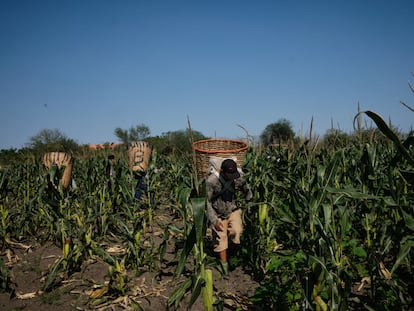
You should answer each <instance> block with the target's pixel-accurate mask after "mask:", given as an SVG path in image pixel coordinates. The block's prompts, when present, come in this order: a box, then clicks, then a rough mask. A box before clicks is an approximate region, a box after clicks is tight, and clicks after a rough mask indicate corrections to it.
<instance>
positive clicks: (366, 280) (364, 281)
mask: <svg viewBox="0 0 414 311" xmlns="http://www.w3.org/2000/svg"><path fill="white" fill-rule="evenodd" d="M369 284H371V278H370V277H369V276H365V277H363V278H362V280H361V284H360V285H359V286H358V289H357V291H358V292H360V291H361V290H362V289H363V288H364V286H365V285H369Z"/></svg>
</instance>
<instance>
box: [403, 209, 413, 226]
mask: <svg viewBox="0 0 414 311" xmlns="http://www.w3.org/2000/svg"><path fill="white" fill-rule="evenodd" d="M401 212H402V214H403V217H404V222H405V225H406V226H407V227H408V228H409V229H410V230H412V231H414V218H413V217H412V216H411V215H409V214H408V213H406V212H404V211H403V210H402V211H401Z"/></svg>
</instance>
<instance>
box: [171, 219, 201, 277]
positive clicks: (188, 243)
mask: <svg viewBox="0 0 414 311" xmlns="http://www.w3.org/2000/svg"><path fill="white" fill-rule="evenodd" d="M195 243H196V229H195V226H194V225H193V227H192V228H191V231H190V233H189V234H188V236H187V238H186V240H185V242H184V247H183V250H182V251H181V255H180V260H179V261H178V265H177V269H176V271H175V275H176V276H179V275H181V273H183V271H184V267H185V264H186V261H187V257H188V255H189V254H190V252H191V250H192V249H193V247H194V244H195Z"/></svg>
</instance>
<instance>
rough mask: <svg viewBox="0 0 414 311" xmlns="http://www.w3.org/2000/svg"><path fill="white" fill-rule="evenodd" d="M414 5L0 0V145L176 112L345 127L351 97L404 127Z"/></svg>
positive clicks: (81, 136)
mask: <svg viewBox="0 0 414 311" xmlns="http://www.w3.org/2000/svg"><path fill="white" fill-rule="evenodd" d="M413 14H414V1H412V0H406V1H405V0H403V1H399V0H396V1H381V0H346V1H345V0H342V1H335V0H329V1H328V0H326V1H319V0H314V1H310V0H306V1H305V0H303V1H300V0H296V1H294V0H292V1H287V0H284V1H277V0H273V1H260V0H257V1H242V0H237V1H233V0H220V1H215V0H211V1H197V0H192V1H180V0H177V1H175V0H174V1H173V0H171V1H150V0H147V1H140V0H134V1H132V0H130V1H128V0H117V1H115V0H112V1H107V0H66V1H65V0H61V1H56V0H50V1H44V0H36V1H29V0H26V1H24V0H0V149H8V148H20V147H23V146H24V145H25V144H27V143H28V142H29V141H30V137H32V136H34V135H36V134H38V133H39V132H40V131H41V130H42V129H59V130H60V131H61V132H62V133H64V134H65V135H66V136H67V137H68V138H72V139H74V140H75V141H77V142H78V143H80V144H85V143H90V144H92V143H105V142H117V138H116V136H115V135H114V130H115V128H117V127H121V128H123V129H128V128H130V127H132V126H136V125H140V124H145V125H147V126H148V127H149V129H150V131H151V136H156V135H161V134H163V133H165V132H168V131H176V130H184V129H186V128H187V117H188V118H189V119H190V123H191V127H192V128H193V130H197V131H200V132H201V133H203V134H204V135H205V136H211V137H220V138H242V137H245V132H244V130H243V129H242V128H241V127H239V126H238V125H241V126H242V127H243V128H245V129H246V130H247V131H248V132H249V134H250V135H260V134H261V133H262V131H263V130H264V128H265V127H266V126H267V125H269V124H271V123H274V122H277V121H278V120H280V119H281V118H285V119H287V120H289V121H290V122H291V123H292V127H293V130H294V131H295V133H296V134H298V135H301V136H304V135H306V134H307V133H308V131H309V128H310V124H311V120H312V118H313V129H314V132H315V133H319V134H320V135H323V134H324V133H325V132H326V131H327V130H328V129H330V128H331V126H332V125H333V126H334V128H339V129H341V130H343V131H345V132H351V131H353V119H354V116H355V114H356V113H357V110H358V103H359V105H360V107H361V110H373V111H375V112H377V113H378V114H380V115H382V116H383V117H384V119H386V120H387V121H388V120H391V122H392V124H393V125H394V126H396V127H397V128H399V129H401V130H403V131H406V132H408V131H409V130H410V129H411V127H412V126H413V120H414V113H413V112H411V111H409V110H408V109H407V108H406V107H404V106H403V105H402V104H401V103H400V101H404V102H405V103H407V104H408V105H410V106H411V107H414V94H413V93H412V92H411V90H410V88H409V86H408V82H409V81H411V82H412V83H414V77H413V75H412V73H413V72H414V40H413V38H414V18H413ZM367 121H369V119H367ZM369 122H370V121H369Z"/></svg>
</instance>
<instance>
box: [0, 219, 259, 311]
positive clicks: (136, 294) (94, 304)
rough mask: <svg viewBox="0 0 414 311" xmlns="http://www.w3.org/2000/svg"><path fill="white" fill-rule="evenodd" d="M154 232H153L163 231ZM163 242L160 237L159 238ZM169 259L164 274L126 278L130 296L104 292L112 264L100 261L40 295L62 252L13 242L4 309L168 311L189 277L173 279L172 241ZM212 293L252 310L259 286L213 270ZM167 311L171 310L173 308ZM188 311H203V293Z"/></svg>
mask: <svg viewBox="0 0 414 311" xmlns="http://www.w3.org/2000/svg"><path fill="white" fill-rule="evenodd" d="M156 217H160V219H161V218H162V221H163V222H165V221H172V220H173V218H172V217H171V215H167V213H164V215H159V216H156ZM160 229H161V228H153V230H152V233H149V234H154V235H157V232H162V230H160ZM154 240H155V241H158V242H159V243H161V241H162V240H161V236H155V237H154ZM168 245H169V246H167V253H166V258H167V259H170V261H167V262H164V263H162V264H161V270H162V273H159V271H157V272H152V271H149V270H148V271H144V272H143V273H142V274H141V275H139V276H137V275H133V274H132V271H131V273H130V274H129V275H128V292H127V293H126V294H125V296H122V297H119V296H118V297H108V295H107V293H106V292H105V287H104V286H103V284H105V281H106V280H107V274H108V266H107V264H106V263H104V262H102V261H100V260H99V259H91V260H90V261H88V262H85V263H84V264H83V267H82V270H81V271H79V272H77V273H75V274H73V275H71V276H70V277H69V278H68V279H65V280H61V282H60V283H59V286H57V287H56V288H55V289H54V290H52V291H50V292H47V293H42V292H41V288H42V285H43V283H44V281H45V277H46V275H47V272H48V269H49V268H50V266H51V265H52V264H53V263H54V262H55V261H56V260H57V259H58V258H59V257H60V256H61V255H62V250H61V249H60V248H59V247H57V246H55V245H53V244H52V243H46V244H43V245H41V244H39V243H37V242H36V241H31V242H25V243H24V244H11V245H10V248H8V249H7V250H6V251H5V252H3V253H1V254H0V255H1V256H2V257H3V258H4V261H5V262H6V264H7V266H8V267H9V269H10V270H11V272H12V277H11V284H12V290H11V291H10V292H8V293H3V294H0V310H5V311H6V310H10V311H11V310H43V311H48V310H50V311H52V310H59V311H67V310H134V309H133V305H134V303H136V304H139V305H140V306H141V308H142V309H143V310H146V311H159V310H168V307H167V300H168V298H169V297H170V295H171V293H172V292H173V290H174V289H175V288H176V286H177V285H178V284H179V283H180V282H182V281H183V280H184V279H185V277H184V276H183V277H182V278H180V279H176V278H174V277H173V274H174V271H175V269H176V264H177V261H176V260H177V259H176V257H175V255H174V248H175V245H173V243H172V242H171V243H168ZM212 270H213V280H214V294H215V295H216V297H219V298H220V300H221V301H223V302H224V308H223V310H224V311H226V310H253V309H254V307H253V304H252V302H251V297H252V296H253V295H254V292H255V289H256V288H257V286H258V283H257V282H255V281H254V280H253V279H252V277H251V276H250V275H249V273H247V272H246V271H244V269H243V267H240V266H239V267H235V268H234V269H233V270H232V271H231V272H230V275H229V278H228V279H224V278H223V277H222V275H221V274H220V272H219V271H218V270H217V269H215V268H212ZM190 295H191V294H188V295H186V296H185V298H184V299H183V301H182V302H181V304H180V306H179V307H178V309H177V310H187V306H188V302H189V299H190ZM169 310H173V308H170V309H169ZM190 310H195V311H198V310H204V305H203V301H202V295H201V294H200V296H199V298H198V299H197V301H196V302H195V303H194V305H193V306H192V308H191V309H190Z"/></svg>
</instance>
